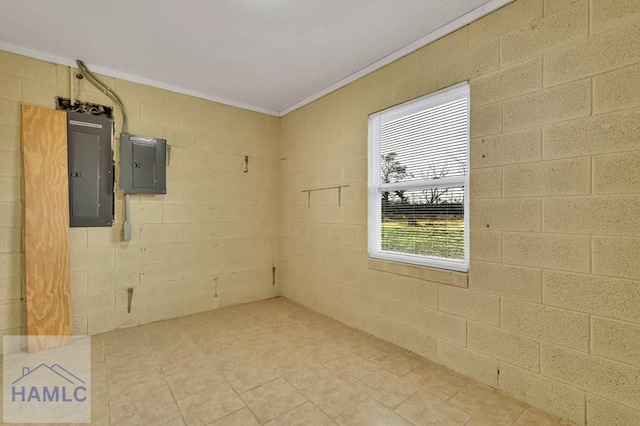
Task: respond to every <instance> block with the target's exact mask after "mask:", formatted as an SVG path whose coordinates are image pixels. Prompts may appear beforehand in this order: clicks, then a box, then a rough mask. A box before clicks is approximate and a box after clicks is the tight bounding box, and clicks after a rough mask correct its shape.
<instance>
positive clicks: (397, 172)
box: [369, 83, 469, 272]
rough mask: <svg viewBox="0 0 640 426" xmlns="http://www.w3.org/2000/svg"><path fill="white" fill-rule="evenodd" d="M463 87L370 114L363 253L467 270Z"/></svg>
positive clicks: (466, 131) (465, 107) (465, 100)
mask: <svg viewBox="0 0 640 426" xmlns="http://www.w3.org/2000/svg"><path fill="white" fill-rule="evenodd" d="M468 195H469V85H468V84H467V83H462V84H458V85H455V86H452V87H450V88H448V89H444V90H441V91H439V92H436V93H433V94H430V95H427V96H424V97H421V98H419V99H415V100H413V101H410V102H407V103H404V104H402V105H398V106H396V107H393V108H389V109H386V110H384V111H381V112H378V113H376V114H372V115H371V116H370V117H369V256H370V257H373V258H377V259H383V260H391V261H397V262H404V263H411V264H417V265H423V266H431V267H436V268H443V269H451V270H455V271H464V272H466V271H468V269H469V233H468V229H469V226H468V224H469V217H468V214H467V212H468V211H469V208H468V206H469V197H468Z"/></svg>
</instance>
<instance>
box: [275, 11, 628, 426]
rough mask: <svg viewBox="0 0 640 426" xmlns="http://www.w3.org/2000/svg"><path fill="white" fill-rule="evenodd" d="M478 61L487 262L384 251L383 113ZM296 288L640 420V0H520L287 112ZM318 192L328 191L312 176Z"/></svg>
mask: <svg viewBox="0 0 640 426" xmlns="http://www.w3.org/2000/svg"><path fill="white" fill-rule="evenodd" d="M464 80H469V81H470V85H471V168H470V170H471V190H470V192H471V194H470V195H471V212H470V214H471V216H470V218H471V270H470V273H469V274H468V275H467V274H456V273H449V272H443V271H437V270H432V269H426V268H414V267H408V266H403V265H399V264H391V263H386V262H378V261H371V260H369V259H368V258H367V241H366V240H367V225H366V222H367V189H366V186H367V116H368V114H371V113H373V112H376V111H379V110H382V109H384V108H387V107H390V106H392V105H396V104H398V103H401V102H403V101H407V100H409V99H412V98H416V97H418V96H421V95H425V94H427V93H430V92H433V91H435V90H438V89H440V88H443V87H447V86H449V85H452V84H454V83H457V82H460V81H464ZM281 131H282V158H283V159H282V161H281V171H282V172H281V188H282V193H281V212H282V223H281V230H282V231H281V235H282V239H281V259H282V266H283V268H284V271H283V277H282V279H283V281H282V283H281V285H282V294H283V295H284V296H286V297H288V298H290V299H293V300H295V301H297V302H299V303H301V304H304V305H306V306H309V307H310V308H312V309H316V310H318V311H320V312H322V313H325V314H327V315H329V316H331V317H334V318H337V319H338V320H340V321H343V322H344V323H347V324H349V325H352V326H354V327H357V328H360V329H362V330H365V331H367V332H370V333H372V334H374V335H376V336H379V337H382V338H384V339H387V340H389V341H392V342H394V343H396V344H398V345H400V346H402V347H405V348H407V349H410V350H412V351H414V352H417V353H419V354H421V355H423V356H425V357H427V358H429V359H432V360H435V361H437V362H439V363H442V364H444V365H446V366H448V367H450V368H452V369H454V370H457V371H459V372H461V373H464V374H467V375H469V376H471V377H473V378H475V379H477V380H480V381H481V382H484V383H486V384H488V385H491V386H494V387H497V388H499V389H500V390H502V391H504V392H506V393H509V394H511V395H513V396H515V397H516V398H519V399H521V400H524V401H526V402H529V403H531V404H532V405H535V406H538V407H541V408H543V409H545V410H548V411H550V412H553V413H555V414H558V415H560V416H563V417H565V418H569V419H571V420H573V421H575V422H577V423H585V422H586V421H588V423H589V424H603V425H614V424H627V425H631V424H640V411H639V410H640V2H639V1H638V0H591V1H587V0H578V1H570V0H546V1H545V0H516V1H515V2H513V3H511V4H509V5H508V6H506V7H504V8H502V9H500V10H498V11H496V12H494V13H492V14H490V15H488V16H486V17H484V18H482V19H480V20H478V21H476V22H474V23H472V24H470V25H469V26H467V27H464V28H462V29H460V30H458V31H456V32H454V33H452V34H450V35H448V36H446V37H444V38H442V39H440V40H438V41H436V42H434V43H432V44H430V45H428V46H426V47H424V48H422V49H420V50H418V51H416V52H414V53H412V54H410V55H408V56H406V57H405V58H403V59H401V60H399V61H397V62H395V63H393V64H391V65H389V66H386V67H384V68H383V69H380V70H379V71H377V72H375V73H373V74H370V75H368V76H366V77H364V78H361V79H359V80H357V81H355V82H354V83H351V84H349V85H348V86H346V87H344V88H342V89H341V90H338V91H337V92H334V93H332V94H330V95H328V96H325V97H323V98H321V99H320V100H318V101H316V102H313V103H312V104H309V105H307V106H305V107H304V108H301V109H299V110H297V111H294V112H292V113H290V114H288V115H286V116H285V117H284V118H283V119H282V126H281ZM334 185H350V186H349V187H348V188H343V190H342V205H341V206H338V194H337V191H335V190H327V191H322V192H314V193H312V194H311V200H310V206H309V205H308V202H309V200H308V198H307V194H306V193H303V192H302V191H303V190H305V189H310V188H318V187H325V186H334Z"/></svg>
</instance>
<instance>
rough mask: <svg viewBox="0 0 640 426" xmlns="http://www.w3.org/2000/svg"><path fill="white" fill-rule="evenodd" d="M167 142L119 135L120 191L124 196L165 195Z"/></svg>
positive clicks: (124, 134)
mask: <svg viewBox="0 0 640 426" xmlns="http://www.w3.org/2000/svg"><path fill="white" fill-rule="evenodd" d="M166 161H167V141H166V140H164V139H158V138H150V137H143V136H135V135H130V134H127V133H123V134H121V135H120V189H122V192H124V193H125V194H166V193H167V164H166Z"/></svg>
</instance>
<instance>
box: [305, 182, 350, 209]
mask: <svg viewBox="0 0 640 426" xmlns="http://www.w3.org/2000/svg"><path fill="white" fill-rule="evenodd" d="M349 186H351V185H338V186H325V187H323V188H312V189H303V190H302V192H306V193H307V207H308V208H311V193H312V192H316V191H326V190H329V189H337V190H338V207H341V206H342V188H348V187H349Z"/></svg>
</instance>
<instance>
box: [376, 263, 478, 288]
mask: <svg viewBox="0 0 640 426" xmlns="http://www.w3.org/2000/svg"><path fill="white" fill-rule="evenodd" d="M369 269H373V270H375V271H381V272H388V273H391V274H396V275H403V276H405V277H411V278H417V279H420V280H424V281H431V282H435V283H438V284H445V285H451V286H454V287H460V288H468V287H469V280H468V275H469V273H468V272H456V271H449V270H446V269H436V268H430V267H426V266H417V265H409V264H406V263H399V262H389V261H386V260H379V259H373V258H369Z"/></svg>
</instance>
